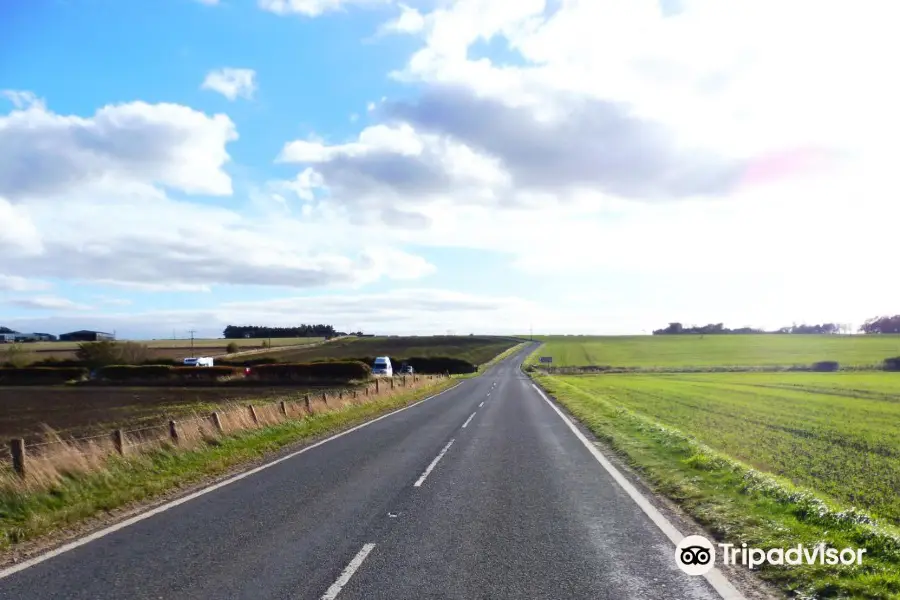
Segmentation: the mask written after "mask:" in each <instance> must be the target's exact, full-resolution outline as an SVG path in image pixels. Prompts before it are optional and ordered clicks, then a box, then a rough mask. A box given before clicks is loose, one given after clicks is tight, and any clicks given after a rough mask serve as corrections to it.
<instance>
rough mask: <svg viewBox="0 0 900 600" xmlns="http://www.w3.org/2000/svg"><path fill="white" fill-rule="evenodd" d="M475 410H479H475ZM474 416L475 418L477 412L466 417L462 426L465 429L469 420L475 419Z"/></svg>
mask: <svg viewBox="0 0 900 600" xmlns="http://www.w3.org/2000/svg"><path fill="white" fill-rule="evenodd" d="M475 412H478V411H475ZM474 418H475V413H472V414H471V415H469V418H468V419H466V422H465V423H463V426H462V428H463V429H465V428H466V425H468V424H469V421H471V420H472V419H474Z"/></svg>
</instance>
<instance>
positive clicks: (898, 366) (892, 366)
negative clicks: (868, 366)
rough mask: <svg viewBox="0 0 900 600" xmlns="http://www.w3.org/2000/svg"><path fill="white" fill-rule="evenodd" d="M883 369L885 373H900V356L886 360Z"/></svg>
mask: <svg viewBox="0 0 900 600" xmlns="http://www.w3.org/2000/svg"><path fill="white" fill-rule="evenodd" d="M883 369H884V370H885V371H900V356H893V357H891V358H886V359H884V366H883Z"/></svg>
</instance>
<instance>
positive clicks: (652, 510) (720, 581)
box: [531, 383, 746, 600]
mask: <svg viewBox="0 0 900 600" xmlns="http://www.w3.org/2000/svg"><path fill="white" fill-rule="evenodd" d="M531 387H533V388H534V390H535V391H536V392H537V393H538V394H540V396H541V398H543V399H544V401H545V402H546V403H547V404H549V405H550V408H552V409H553V410H554V411H556V414H558V415H559V418H561V419H562V420H563V422H564V423H565V424H566V425H568V427H569V429H571V430H572V433H574V434H575V437H577V438H578V439H579V441H581V443H582V444H584V446H585V447H586V448H587V449H588V450H589V451H590V452H591V454H592V455H593V456H594V458H596V459H597V462H599V463H600V465H601V466H602V467H603V468H604V469H606V472H607V473H609V474H610V475H611V476H612V478H613V480H614V481H615V482H616V483H618V484H619V486H620V487H621V488H622V489H623V490H625V493H626V494H628V495H629V496H630V497H631V499H632V500H634V502H635V504H637V505H638V506H639V507H640V509H641V510H642V511H644V513H645V514H646V515H647V516H648V517H650V520H651V521H653V523H654V525H656V526H657V527H659V529H660V530H661V531H662V532H663V533H664V534H665V535H666V537H667V538H669V540H671V542H672V543H673V544H674V545H676V546H677V545H678V544H679V543H680V542H681V540H683V539H684V538H685V536H684V534H682V533H681V532H680V531H678V529H677V528H676V527H675V526H674V525H672V523H671V522H670V521H669V520H668V519H667V518H665V517H664V516H663V514H662V513H661V512H659V510H657V508H656V507H655V506H653V505H652V504H651V503H650V501H649V500H647V499H646V498H645V497H644V496H643V494H641V493H640V492H639V491H638V490H637V488H635V487H634V486H633V485H632V484H631V482H630V481H628V480H627V479H625V476H624V475H622V473H620V472H619V470H618V469H616V468H615V467H614V466H613V465H612V463H610V462H609V460H607V458H606V457H605V456H603V454H602V453H601V452H600V451H599V450H598V449H597V447H596V446H594V445H593V444H592V443H591V442H590V440H588V439H587V437H585V435H584V434H583V433H581V430H579V429H578V427H576V426H575V424H574V423H572V421H571V419H569V418H568V417H567V416H566V415H564V414H563V412H562V411H561V410H559V408H558V407H557V406H556V405H555V404H554V403H553V402H551V401H550V399H549V398H547V396H546V395H545V394H544V392H543V391H541V389H540V388H539V387H538V386H537V385H535V384H534V383H532V384H531ZM703 577H704V578H706V581H708V582H709V584H710V585H711V586H712V587H713V589H714V590H716V592H717V593H718V594H719V595H720V596H721V597H722V598H723V599H724V600H746V598H745V597H744V595H743V594H741V592H739V591H738V590H737V588H735V587H734V586H733V585H732V584H731V582H730V581H728V579H727V578H726V577H725V576H724V575H723V574H722V572H721V571H719V569H718V568H713V569H712V570H711V571H710V572H709V573H706V574H704V575H703Z"/></svg>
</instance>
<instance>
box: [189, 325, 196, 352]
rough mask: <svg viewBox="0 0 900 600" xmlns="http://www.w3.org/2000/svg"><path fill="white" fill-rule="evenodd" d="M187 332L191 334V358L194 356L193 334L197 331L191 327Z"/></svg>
mask: <svg viewBox="0 0 900 600" xmlns="http://www.w3.org/2000/svg"><path fill="white" fill-rule="evenodd" d="M188 333H190V334H191V358H195V357H194V334H195V333H197V332H196V331H195V330H193V329H191V330H190V331H188Z"/></svg>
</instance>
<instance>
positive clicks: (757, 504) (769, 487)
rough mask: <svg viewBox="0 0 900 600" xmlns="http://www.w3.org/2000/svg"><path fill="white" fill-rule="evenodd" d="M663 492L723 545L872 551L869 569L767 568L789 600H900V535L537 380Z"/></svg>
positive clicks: (637, 418)
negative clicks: (821, 545)
mask: <svg viewBox="0 0 900 600" xmlns="http://www.w3.org/2000/svg"><path fill="white" fill-rule="evenodd" d="M533 376H534V378H535V380H537V381H538V383H540V384H541V385H542V386H543V387H544V389H546V390H547V391H548V392H550V393H551V394H552V395H553V396H554V397H555V398H556V399H557V400H558V401H559V402H560V403H561V404H562V405H564V406H565V407H566V408H567V409H568V410H569V411H570V412H571V413H572V414H573V415H574V416H575V417H576V418H577V419H579V420H580V421H581V422H582V423H584V424H585V425H586V426H587V427H588V428H589V429H590V430H591V431H592V432H593V433H594V434H595V435H596V436H597V437H598V438H599V439H600V440H602V441H604V442H605V443H607V444H608V445H609V446H611V447H612V448H613V449H614V450H615V451H616V452H617V453H618V454H620V455H621V456H623V457H624V458H625V459H626V461H627V463H628V464H629V465H630V466H631V467H633V468H634V469H635V470H636V471H637V472H639V473H640V475H641V476H642V478H643V479H644V481H645V482H647V483H648V484H649V485H650V486H651V487H652V488H653V489H654V490H655V491H656V492H658V493H660V494H662V495H665V496H667V497H668V498H670V499H672V500H674V501H675V502H677V503H678V504H679V505H680V506H681V507H682V508H683V509H684V510H685V511H686V512H687V513H688V514H690V515H691V516H692V517H693V518H695V519H696V520H697V521H698V522H699V523H700V524H701V525H703V526H704V527H705V528H706V530H707V531H709V532H710V533H711V534H712V535H713V537H715V539H716V540H718V541H720V542H727V543H733V544H736V545H738V546H740V544H742V543H744V542H746V543H747V544H748V545H749V546H753V547H758V548H762V549H765V550H768V549H770V548H789V547H794V546H796V545H797V544H803V545H804V546H814V545H816V544H818V543H821V542H825V543H827V544H828V545H830V546H832V547H835V548H845V547H854V548H865V549H866V550H867V553H866V555H865V558H864V560H863V562H862V565H859V566H857V565H837V566H829V565H801V566H772V565H765V566H763V567H762V568H761V569H760V571H759V575H760V576H761V577H762V578H763V579H765V580H767V581H769V582H770V583H772V584H774V585H776V586H777V587H778V588H780V589H781V590H782V591H783V592H785V594H786V595H789V596H792V597H797V598H804V599H812V598H870V599H876V598H877V599H886V598H898V597H900V533H898V531H897V530H896V529H894V528H888V527H883V526H880V525H879V524H877V523H876V522H875V521H874V520H873V519H872V518H871V517H869V516H868V515H866V514H864V513H862V512H859V511H855V510H849V509H842V508H841V507H839V506H836V505H835V504H834V503H832V502H828V501H825V500H822V499H820V498H818V497H817V496H816V495H815V494H813V493H812V492H810V491H808V490H804V489H801V488H798V487H796V486H793V485H792V484H791V483H790V482H787V481H785V480H783V479H780V478H777V477H773V476H771V475H768V474H764V473H760V472H758V471H756V470H754V469H752V468H750V467H748V466H747V465H744V464H742V463H740V462H738V461H735V460H733V459H731V458H730V457H728V456H725V455H723V454H720V453H718V452H716V451H715V450H713V449H711V448H710V447H708V446H705V445H704V444H701V443H699V442H697V441H696V440H695V439H694V438H692V437H690V436H687V435H685V434H684V433H682V432H680V431H678V430H676V429H672V428H668V427H665V426H662V425H660V424H659V423H657V422H655V421H653V420H651V419H648V418H646V417H644V416H641V415H639V414H636V413H634V412H632V411H630V410H627V409H625V408H622V407H619V406H616V405H615V404H613V403H612V402H610V401H609V400H607V399H605V398H604V397H603V395H602V394H595V393H588V392H585V391H583V390H581V389H579V388H577V387H574V386H572V385H571V384H568V383H566V382H564V381H561V380H560V379H558V378H555V377H552V376H547V375H540V374H537V375H533Z"/></svg>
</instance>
